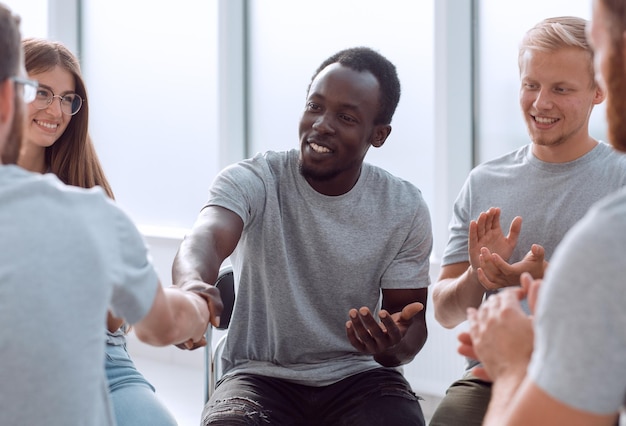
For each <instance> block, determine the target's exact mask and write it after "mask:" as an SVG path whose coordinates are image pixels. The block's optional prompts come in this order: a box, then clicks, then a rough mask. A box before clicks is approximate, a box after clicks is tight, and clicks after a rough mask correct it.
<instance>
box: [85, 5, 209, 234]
mask: <svg viewBox="0 0 626 426" xmlns="http://www.w3.org/2000/svg"><path fill="white" fill-rule="evenodd" d="M217 3H218V2H216V1H205V0H181V1H177V2H175V3H163V2H156V3H155V2H153V1H151V0H133V1H121V0H114V1H99V0H84V1H83V2H82V4H83V24H82V28H83V33H82V52H83V53H82V63H83V72H84V74H85V77H86V80H87V88H88V93H89V102H90V112H91V133H92V136H93V139H94V142H95V144H96V148H97V150H98V153H99V155H100V157H101V159H102V162H103V164H104V167H105V171H106V173H107V175H108V177H109V178H110V180H111V185H112V187H113V191H114V192H115V195H116V198H117V200H118V202H119V203H120V204H121V205H122V206H123V207H124V208H125V209H126V210H127V211H128V213H129V214H130V215H131V216H132V217H133V219H134V220H135V221H136V222H137V224H138V225H140V226H142V227H144V229H145V227H158V228H160V229H161V231H158V232H162V231H163V230H164V229H168V228H183V229H184V228H189V227H191V225H192V224H193V221H194V220H195V218H196V216H197V214H198V211H199V209H200V207H201V206H202V204H203V203H204V202H205V201H206V197H207V194H208V192H207V190H208V187H209V184H210V183H211V180H212V179H213V177H214V176H215V174H216V173H217V172H218V171H219V168H220V166H219V164H218V157H219V146H220V145H219V143H218V142H219V141H218V140H217V124H218V111H217V96H218V90H217V59H216V47H217V28H218V22H217V12H216V10H217Z"/></svg>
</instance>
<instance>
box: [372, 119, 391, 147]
mask: <svg viewBox="0 0 626 426" xmlns="http://www.w3.org/2000/svg"><path fill="white" fill-rule="evenodd" d="M390 133H391V125H389V124H379V125H378V126H376V127H375V128H374V134H373V135H372V146H373V147H375V148H380V147H381V146H383V144H384V143H385V141H386V140H387V137H388V136H389V134H390Z"/></svg>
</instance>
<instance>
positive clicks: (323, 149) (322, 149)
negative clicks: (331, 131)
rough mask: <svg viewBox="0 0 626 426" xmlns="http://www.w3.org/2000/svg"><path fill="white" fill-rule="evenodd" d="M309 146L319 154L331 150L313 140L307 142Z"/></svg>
mask: <svg viewBox="0 0 626 426" xmlns="http://www.w3.org/2000/svg"><path fill="white" fill-rule="evenodd" d="M309 146H310V147H311V149H312V150H313V151H315V152H317V153H319V154H326V153H329V152H332V151H331V150H330V149H328V148H326V147H325V146H321V145H318V144H316V143H315V142H309Z"/></svg>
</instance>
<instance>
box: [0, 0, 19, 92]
mask: <svg viewBox="0 0 626 426" xmlns="http://www.w3.org/2000/svg"><path fill="white" fill-rule="evenodd" d="M19 24H20V18H19V17H18V16H16V15H13V12H11V10H10V9H9V8H8V7H6V6H5V5H4V4H3V3H0V80H2V81H4V80H5V79H7V78H8V77H11V76H14V75H16V74H17V73H18V72H19V67H20V61H21V49H22V48H21V44H20V43H21V38H22V37H21V35H20V29H19Z"/></svg>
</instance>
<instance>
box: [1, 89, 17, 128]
mask: <svg viewBox="0 0 626 426" xmlns="http://www.w3.org/2000/svg"><path fill="white" fill-rule="evenodd" d="M14 109H15V83H13V80H11V79H9V78H7V79H6V80H4V81H3V82H2V83H0V125H2V126H3V125H5V124H7V123H9V124H11V123H12V122H13V114H15V111H14Z"/></svg>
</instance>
